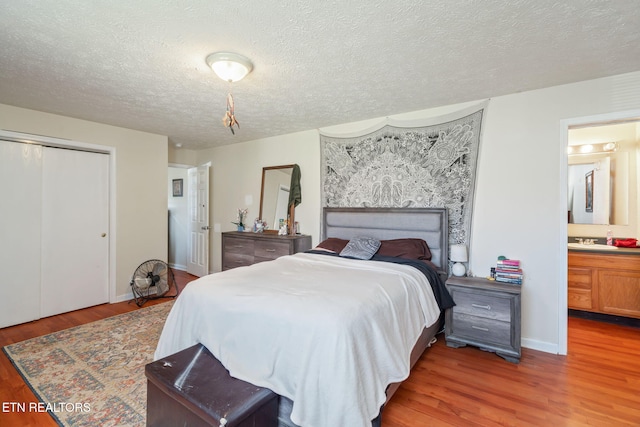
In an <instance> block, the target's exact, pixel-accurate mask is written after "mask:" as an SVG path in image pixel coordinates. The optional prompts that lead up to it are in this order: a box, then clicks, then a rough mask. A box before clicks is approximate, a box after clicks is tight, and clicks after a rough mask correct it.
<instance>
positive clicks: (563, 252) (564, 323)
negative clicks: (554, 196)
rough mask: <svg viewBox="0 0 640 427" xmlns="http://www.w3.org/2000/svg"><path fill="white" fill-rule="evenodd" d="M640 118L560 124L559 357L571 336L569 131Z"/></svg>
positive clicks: (626, 115) (613, 116) (608, 116)
mask: <svg viewBox="0 0 640 427" xmlns="http://www.w3.org/2000/svg"><path fill="white" fill-rule="evenodd" d="M638 117H640V110H627V111H617V112H613V113H603V114H596V115H593V116H584V117H574V118H571V119H564V120H561V121H560V159H561V160H560V182H561V183H562V188H563V190H562V191H561V192H560V199H561V200H560V204H559V208H560V212H559V213H558V218H560V220H559V221H560V227H559V229H560V231H561V232H560V233H558V240H559V242H558V247H559V248H560V249H559V252H558V259H560V266H561V271H560V277H559V281H560V282H559V286H558V354H561V355H566V354H567V346H568V336H569V328H568V321H569V313H568V311H569V309H568V306H569V302H568V296H567V292H568V283H567V278H568V277H567V276H568V274H567V268H568V266H569V261H568V253H567V241H568V238H569V237H568V234H569V233H568V230H567V228H568V227H567V200H568V194H567V191H568V190H567V180H568V179H569V178H568V173H569V165H568V163H569V157H568V153H567V147H568V145H569V128H570V127H574V126H586V125H607V124H613V123H615V122H619V121H625V120H631V119H637V118H638Z"/></svg>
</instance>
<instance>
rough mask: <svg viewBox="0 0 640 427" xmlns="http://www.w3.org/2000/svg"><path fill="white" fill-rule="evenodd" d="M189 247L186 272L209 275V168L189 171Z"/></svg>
mask: <svg viewBox="0 0 640 427" xmlns="http://www.w3.org/2000/svg"><path fill="white" fill-rule="evenodd" d="M187 194H188V196H189V201H188V203H189V246H188V251H189V253H188V254H187V272H188V273H190V274H193V275H194V276H198V277H202V276H206V275H207V274H209V229H210V227H209V166H199V167H197V168H191V169H189V175H188V188H187Z"/></svg>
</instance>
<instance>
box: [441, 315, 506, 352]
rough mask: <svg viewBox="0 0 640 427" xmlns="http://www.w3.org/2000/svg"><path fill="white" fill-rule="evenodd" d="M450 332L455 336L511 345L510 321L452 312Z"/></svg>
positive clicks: (500, 344) (499, 344)
mask: <svg viewBox="0 0 640 427" xmlns="http://www.w3.org/2000/svg"><path fill="white" fill-rule="evenodd" d="M451 334H452V335H454V336H456V337H457V338H463V339H469V340H472V341H476V342H482V343H491V344H495V345H498V346H504V347H511V345H512V344H511V323H509V322H502V321H499V320H491V319H487V318H486V317H477V316H470V315H467V314H459V313H455V312H454V313H453V325H452V328H451Z"/></svg>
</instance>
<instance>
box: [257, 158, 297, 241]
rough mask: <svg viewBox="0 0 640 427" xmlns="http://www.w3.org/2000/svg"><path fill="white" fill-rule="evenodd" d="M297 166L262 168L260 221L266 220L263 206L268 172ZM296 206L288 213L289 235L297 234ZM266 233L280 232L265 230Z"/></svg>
mask: <svg viewBox="0 0 640 427" xmlns="http://www.w3.org/2000/svg"><path fill="white" fill-rule="evenodd" d="M294 166H295V165H280V166H265V167H263V168H262V185H261V186H260V219H261V220H264V218H263V217H262V206H263V204H264V184H265V175H266V173H267V171H270V170H278V169H293V167H294ZM295 210H296V208H295V206H293V205H291V206H289V211H288V217H289V224H288V227H287V234H289V235H293V234H295ZM264 233H269V234H277V233H278V230H272V229H269V230H264Z"/></svg>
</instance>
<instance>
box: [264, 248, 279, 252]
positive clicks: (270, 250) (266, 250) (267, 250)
mask: <svg viewBox="0 0 640 427" xmlns="http://www.w3.org/2000/svg"><path fill="white" fill-rule="evenodd" d="M275 251H276V250H275V249H265V252H275Z"/></svg>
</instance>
